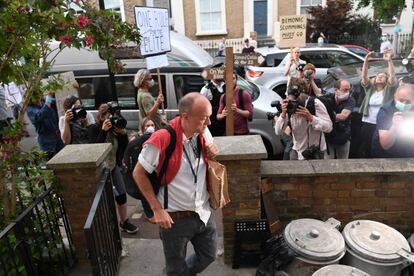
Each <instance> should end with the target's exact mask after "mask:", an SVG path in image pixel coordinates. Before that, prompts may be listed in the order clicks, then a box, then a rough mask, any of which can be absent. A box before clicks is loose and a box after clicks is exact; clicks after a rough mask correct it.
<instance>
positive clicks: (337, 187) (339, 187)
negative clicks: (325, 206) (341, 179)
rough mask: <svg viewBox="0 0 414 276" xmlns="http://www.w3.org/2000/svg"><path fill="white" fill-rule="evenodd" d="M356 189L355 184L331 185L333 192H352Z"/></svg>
mask: <svg viewBox="0 0 414 276" xmlns="http://www.w3.org/2000/svg"><path fill="white" fill-rule="evenodd" d="M354 188H355V184H354V183H331V189H332V190H352V189H354Z"/></svg>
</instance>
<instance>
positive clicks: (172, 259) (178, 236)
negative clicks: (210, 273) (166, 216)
mask: <svg viewBox="0 0 414 276" xmlns="http://www.w3.org/2000/svg"><path fill="white" fill-rule="evenodd" d="M160 237H161V240H162V243H163V246H164V255H165V264H166V272H167V275H168V276H170V275H177V276H178V275H180V276H187V275H195V274H196V273H200V272H201V271H203V270H204V269H205V268H206V267H207V266H208V265H209V264H211V263H212V262H213V261H214V260H215V259H216V253H217V232H216V223H215V221H214V217H213V214H212V215H211V216H210V219H209V220H208V223H207V225H205V224H204V222H202V221H201V220H200V218H199V217H190V218H179V219H177V220H175V221H174V224H173V225H172V228H170V229H164V228H160ZM188 242H191V244H192V245H193V247H194V252H195V254H193V255H191V256H190V257H188V258H186V255H187V243H188Z"/></svg>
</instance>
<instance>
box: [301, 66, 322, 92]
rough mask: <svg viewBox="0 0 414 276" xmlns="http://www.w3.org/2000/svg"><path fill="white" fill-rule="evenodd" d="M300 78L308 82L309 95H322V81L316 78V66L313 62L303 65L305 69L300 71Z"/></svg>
mask: <svg viewBox="0 0 414 276" xmlns="http://www.w3.org/2000/svg"><path fill="white" fill-rule="evenodd" d="M298 76H299V78H302V79H303V80H304V81H305V82H306V93H307V94H308V95H309V96H317V97H319V96H322V89H321V88H320V87H321V86H322V82H321V80H320V79H317V78H316V67H315V65H313V64H312V63H308V64H306V65H305V66H303V70H299V72H298Z"/></svg>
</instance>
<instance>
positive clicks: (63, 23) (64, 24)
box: [59, 21, 68, 30]
mask: <svg viewBox="0 0 414 276" xmlns="http://www.w3.org/2000/svg"><path fill="white" fill-rule="evenodd" d="M59 25H60V27H62V29H64V30H66V29H67V28H68V24H67V23H66V22H65V21H60V22H59Z"/></svg>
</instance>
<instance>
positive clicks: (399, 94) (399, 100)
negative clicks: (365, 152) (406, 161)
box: [372, 84, 414, 158]
mask: <svg viewBox="0 0 414 276" xmlns="http://www.w3.org/2000/svg"><path fill="white" fill-rule="evenodd" d="M413 104H414V86H413V85H412V84H403V85H401V86H400V87H399V88H398V89H397V91H396V93H395V95H394V100H392V101H391V102H389V103H387V104H385V105H384V106H383V107H381V109H380V111H379V112H378V116H377V128H376V130H375V133H374V136H373V138H372V153H373V156H374V157H382V158H399V157H414V146H413V145H414V143H413V142H414V127H413V125H414V116H413V113H414V108H413Z"/></svg>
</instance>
